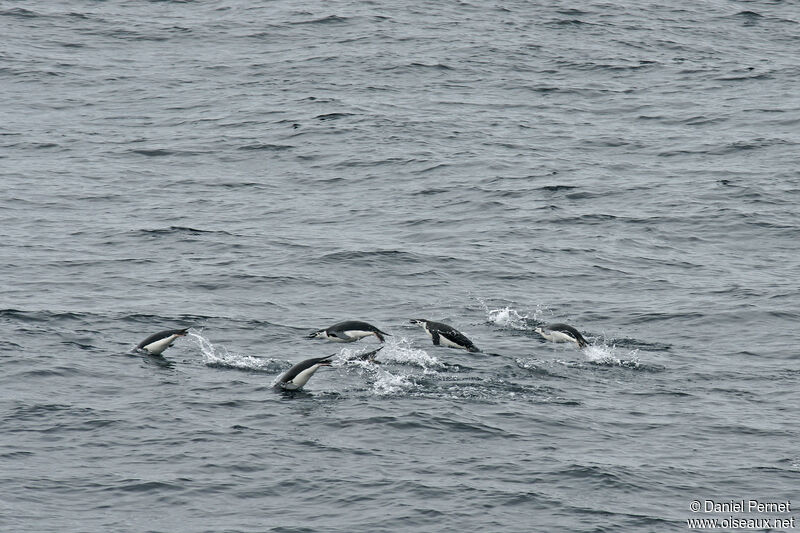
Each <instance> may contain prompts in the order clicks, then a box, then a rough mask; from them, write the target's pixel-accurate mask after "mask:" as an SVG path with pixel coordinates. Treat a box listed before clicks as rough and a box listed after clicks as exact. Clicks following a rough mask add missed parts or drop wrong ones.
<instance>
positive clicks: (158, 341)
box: [136, 328, 189, 355]
mask: <svg viewBox="0 0 800 533" xmlns="http://www.w3.org/2000/svg"><path fill="white" fill-rule="evenodd" d="M188 330H189V328H186V329H168V330H166V331H159V332H158V333H154V334H152V335H150V336H149V337H147V338H146V339H145V340H143V341H142V342H140V343H139V345H138V346H137V347H136V348H137V349H139V350H145V351H146V352H150V353H151V354H152V355H161V352H163V351H164V350H166V349H167V348H169V347H170V346H172V343H173V342H175V339H177V338H178V337H185V336H186V332H187V331H188Z"/></svg>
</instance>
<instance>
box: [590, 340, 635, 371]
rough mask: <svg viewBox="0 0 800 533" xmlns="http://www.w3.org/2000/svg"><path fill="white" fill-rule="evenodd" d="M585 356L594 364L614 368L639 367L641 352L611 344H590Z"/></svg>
mask: <svg viewBox="0 0 800 533" xmlns="http://www.w3.org/2000/svg"><path fill="white" fill-rule="evenodd" d="M582 351H583V355H584V356H586V359H588V360H589V361H591V362H592V363H595V364H598V365H612V366H633V367H636V366H639V350H624V349H622V348H617V347H616V346H615V345H613V344H611V345H608V344H605V343H604V344H590V345H589V346H587V347H586V348H584V349H583V350H582Z"/></svg>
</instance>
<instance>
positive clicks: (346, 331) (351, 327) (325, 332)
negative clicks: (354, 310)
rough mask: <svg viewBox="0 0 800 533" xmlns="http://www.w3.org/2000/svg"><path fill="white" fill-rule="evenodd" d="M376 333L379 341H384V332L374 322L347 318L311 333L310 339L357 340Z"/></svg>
mask: <svg viewBox="0 0 800 533" xmlns="http://www.w3.org/2000/svg"><path fill="white" fill-rule="evenodd" d="M370 335H375V336H376V337H377V338H378V340H379V341H381V342H383V340H384V339H383V337H384V335H386V336H390V335H389V334H388V333H384V332H382V331H381V330H379V329H378V328H376V327H375V326H373V325H372V324H367V323H366V322H361V321H360V320H347V321H345V322H339V323H338V324H334V325H332V326H331V327H329V328H326V329H320V330H317V331H315V332H313V333H311V334H310V335H309V336H308V338H309V339H328V340H329V341H333V342H355V341H357V340H358V339H362V338H364V337H369V336H370Z"/></svg>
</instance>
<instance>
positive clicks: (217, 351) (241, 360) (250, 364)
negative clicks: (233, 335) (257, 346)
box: [189, 330, 277, 371]
mask: <svg viewBox="0 0 800 533" xmlns="http://www.w3.org/2000/svg"><path fill="white" fill-rule="evenodd" d="M189 337H190V340H192V341H194V343H195V344H197V346H198V347H199V348H200V351H201V352H202V353H203V362H204V363H205V364H206V365H219V366H225V367H228V368H241V369H246V370H269V371H275V370H277V369H276V368H275V366H276V361H275V360H274V359H264V358H261V357H252V356H250V355H242V354H237V353H231V352H229V351H228V349H227V348H226V347H225V346H220V347H215V346H214V345H213V344H212V343H211V341H210V340H208V339H207V338H206V337H204V336H203V335H201V334H200V333H199V332H196V331H193V330H189Z"/></svg>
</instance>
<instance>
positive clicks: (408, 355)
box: [378, 337, 444, 374]
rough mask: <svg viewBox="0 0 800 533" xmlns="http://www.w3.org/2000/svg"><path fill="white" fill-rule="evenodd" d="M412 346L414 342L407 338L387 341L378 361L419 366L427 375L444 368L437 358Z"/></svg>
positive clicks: (379, 353) (394, 338)
mask: <svg viewBox="0 0 800 533" xmlns="http://www.w3.org/2000/svg"><path fill="white" fill-rule="evenodd" d="M412 344H413V343H412V341H410V340H408V339H406V338H405V337H400V338H397V337H393V338H391V339H387V341H386V344H385V346H384V348H383V350H381V351H380V352H378V360H379V361H382V362H386V363H400V364H407V365H414V366H419V367H421V368H422V370H423V371H424V372H425V373H426V374H428V373H432V372H435V369H436V368H443V367H444V365H443V364H442V362H441V361H439V359H437V358H436V357H435V356H433V355H430V354H429V353H428V352H426V351H425V350H421V349H419V348H414V347H413V346H412Z"/></svg>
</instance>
